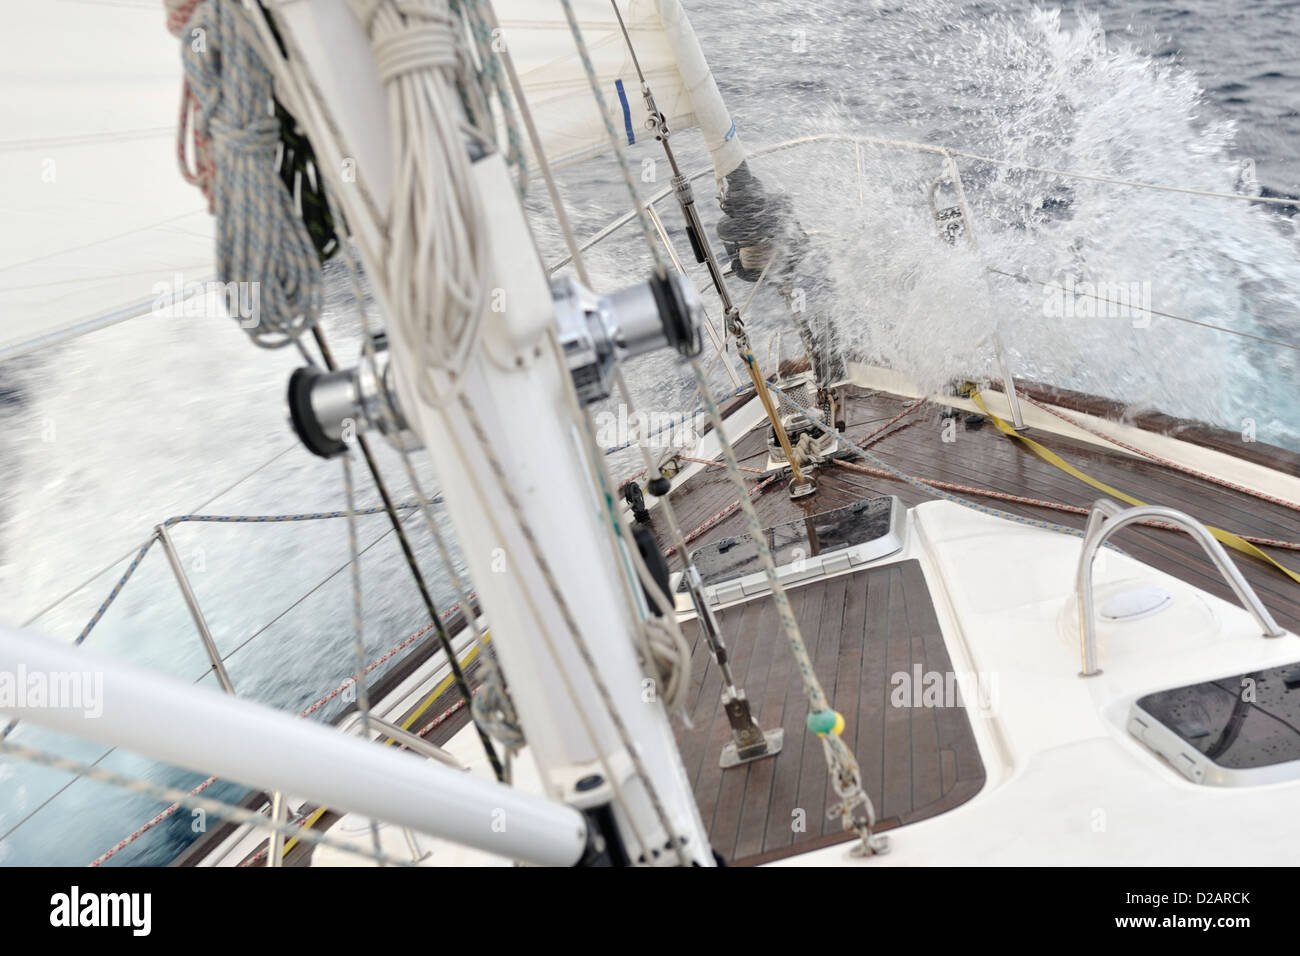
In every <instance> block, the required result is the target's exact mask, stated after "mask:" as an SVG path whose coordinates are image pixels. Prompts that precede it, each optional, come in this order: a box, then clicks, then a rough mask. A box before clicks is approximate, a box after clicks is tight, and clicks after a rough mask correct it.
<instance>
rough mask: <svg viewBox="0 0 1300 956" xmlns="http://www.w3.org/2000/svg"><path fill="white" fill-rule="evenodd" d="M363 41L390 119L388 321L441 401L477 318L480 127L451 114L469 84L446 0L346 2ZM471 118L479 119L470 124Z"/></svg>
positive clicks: (464, 358)
mask: <svg viewBox="0 0 1300 956" xmlns="http://www.w3.org/2000/svg"><path fill="white" fill-rule="evenodd" d="M348 6H349V7H350V8H351V9H352V11H353V13H355V14H356V16H357V18H358V19H359V20H360V21H361V23H362V26H363V27H364V29H365V31H366V34H367V35H368V36H369V37H370V46H371V52H372V53H373V55H374V58H375V64H376V67H377V68H378V71H379V78H380V80H381V82H382V83H383V84H384V87H385V89H386V91H387V95H388V105H389V111H390V113H391V115H393V116H394V117H401V121H400V122H396V123H394V124H393V136H394V143H393V159H394V163H395V164H396V168H395V169H394V171H393V189H392V200H391V202H390V205H389V209H388V210H387V212H386V221H385V222H383V223H381V224H380V225H381V227H382V229H383V231H384V238H385V249H384V256H383V263H384V270H383V274H382V275H380V276H377V277H376V279H377V281H379V282H380V283H382V285H383V287H384V289H385V292H386V294H385V295H384V296H383V297H382V298H383V299H384V301H386V302H388V303H389V306H390V314H389V316H388V322H389V323H390V325H392V326H393V327H397V328H401V329H402V334H401V336H400V338H401V341H403V342H407V343H411V344H412V345H413V346H414V347H415V348H416V349H417V350H418V351H417V354H416V355H415V356H413V361H412V362H411V363H410V367H411V368H412V369H419V370H420V373H419V375H418V376H417V378H416V381H415V383H414V384H415V385H416V387H417V388H418V389H419V392H420V396H421V397H422V398H423V399H424V400H425V401H427V402H429V403H430V404H433V405H442V404H444V403H446V402H447V400H448V399H449V398H451V397H453V396H454V395H455V394H456V392H458V391H459V388H460V378H461V375H462V371H463V369H464V367H465V365H466V364H467V362H468V361H469V358H470V355H471V353H472V352H473V350H474V347H475V345H476V344H477V343H478V338H479V332H480V330H481V328H482V323H483V317H484V315H486V314H488V312H489V309H488V305H489V302H488V296H489V294H490V291H491V289H490V286H491V284H492V283H491V278H490V277H491V275H492V269H491V250H490V249H489V247H488V228H487V224H486V215H485V212H484V209H483V202H482V198H481V196H480V195H479V190H478V189H477V188H476V186H475V184H474V183H473V182H472V179H473V172H472V170H471V161H470V157H469V154H468V152H467V151H466V149H465V144H464V141H465V133H466V132H470V133H472V134H475V135H477V136H478V138H479V139H481V140H486V141H489V142H490V136H491V134H490V133H487V132H484V131H482V130H478V129H474V128H470V129H469V130H466V129H465V124H464V123H463V121H462V120H461V119H460V117H463V116H464V115H465V114H464V112H463V110H462V105H461V101H460V99H459V97H460V94H459V93H458V89H462V90H469V89H474V90H479V89H480V87H479V83H478V76H477V74H476V73H475V71H474V65H473V63H472V62H471V61H470V58H469V56H468V52H467V51H466V49H465V44H463V43H461V42H458V37H457V35H456V30H457V29H458V28H459V26H460V21H459V18H458V17H456V16H454V15H453V14H452V11H451V9H450V6H449V4H448V3H447V2H446V0H402V2H401V3H398V2H396V0H348ZM480 122H482V120H480Z"/></svg>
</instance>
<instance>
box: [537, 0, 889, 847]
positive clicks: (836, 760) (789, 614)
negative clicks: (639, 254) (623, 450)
mask: <svg viewBox="0 0 1300 956" xmlns="http://www.w3.org/2000/svg"><path fill="white" fill-rule="evenodd" d="M560 2H561V5H562V6H563V7H564V12H565V17H566V18H567V19H568V21H569V29H570V32H572V33H573V36H574V42H575V43H576V44H577V45H578V49H579V52H580V54H581V57H582V61H583V66H584V68H585V69H586V73H587V81H588V83H589V84H590V86H591V90H592V93H593V95H594V96H595V98H596V101H597V103H598V105H599V106H600V112H601V118H602V119H603V121H604V124H605V131H606V134H607V135H608V137H609V141H610V144H611V145H612V146H613V147H614V153H615V156H616V157H617V160H618V164H619V168H620V170H621V171H622V173H623V180H624V183H625V184H626V186H627V188H628V194H629V197H630V199H631V201H632V205H633V207H634V208H635V209H636V210H637V216H638V219H639V220H640V223H641V228H642V232H643V233H644V235H645V240H646V245H647V247H648V248H649V250H650V254H651V256H652V257H653V259H654V261H655V266H656V268H657V270H658V271H659V274H660V275H663V274H664V268H663V261H662V258H661V257H660V254H659V248H658V246H657V244H656V243H655V241H654V234H653V232H652V230H651V225H650V221H649V217H648V216H647V215H646V213H645V208H644V205H643V204H642V203H641V200H640V197H639V195H638V194H637V191H636V184H635V182H634V181H633V178H632V171H631V166H630V165H629V163H628V160H627V155H626V153H625V152H624V149H623V144H622V143H621V142H620V140H619V138H618V136H617V134H616V133H615V131H614V127H613V124H612V123H611V122H610V119H609V113H608V111H606V109H605V103H604V97H603V96H602V95H601V92H600V81H599V78H598V77H597V76H596V71H595V68H594V67H593V66H592V63H591V58H590V56H589V55H588V54H587V50H586V44H585V42H584V41H583V39H582V31H581V30H580V29H579V26H578V21H577V18H576V16H575V14H574V12H573V6H572V3H571V0H560ZM611 2H612V3H614V6H615V10H616V11H617V9H618V7H617V0H611ZM619 22H620V24H621V23H622V14H621V13H620V14H619ZM623 37H624V40H625V42H626V43H627V45H628V46H629V47H631V46H632V42H631V38H630V37H629V36H628V34H627V29H626V27H624V28H623ZM642 83H643V86H644V85H645V83H644V77H643V78H642ZM665 145H666V143H665ZM702 238H703V237H702ZM706 248H707V240H706ZM690 367H691V370H692V372H693V373H694V375H695V379H696V382H697V383H698V386H699V391H700V395H701V396H702V398H703V400H704V405H705V409H706V411H707V412H708V416H709V419H710V420H711V421H712V423H713V427H714V429H715V430H716V431H717V439H718V444H719V446H720V447H721V449H722V453H723V461H724V462H725V464H726V466H727V474H728V476H729V477H730V478H731V481H732V484H733V485H734V486H735V488H736V490H737V491H738V493H739V495H740V499H739V500H740V508H741V512H742V513H743V514H744V516H745V522H746V524H747V526H748V527H749V530H750V534H751V535H752V537H753V538H754V541H755V543H756V545H757V547H758V557H759V563H760V564H761V565H762V566H763V571H764V574H765V575H766V577H767V582H768V587H769V589H770V590H771V592H772V600H773V603H774V604H775V606H776V609H777V614H778V617H779V618H780V620H781V624H782V630H783V631H784V633H785V636H786V641H787V643H788V644H789V645H790V650H791V654H792V655H793V657H794V659H795V663H796V665H797V666H798V668H799V671H800V676H801V678H802V682H803V685H804V691H805V693H806V695H807V697H808V702H809V706H810V708H811V710H812V713H810V714H809V718H808V719H809V729H811V730H813V731H814V732H815V733H817V734H818V736H819V737H820V738H821V741H822V745H823V752H824V754H825V756H826V761H827V767H828V770H829V771H830V775H831V784H832V786H833V788H834V789H835V791H836V793H837V795H838V796H839V797H840V800H841V804H840V813H841V817H842V820H843V823H844V826H845V828H846V829H854V830H856V831H857V832H858V834H859V835H860V836H861V838H862V848H863V851H864V852H878V851H881V850H883V849H884V845H885V844H884V840H883V838H880V837H872V835H871V827H872V826H873V825H874V824H875V810H874V808H873V807H872V804H871V799H870V797H868V796H867V794H866V792H865V791H863V789H862V774H861V771H860V770H859V768H858V762H857V758H856V757H855V756H854V755H853V752H852V751H851V750H850V749H849V748H848V746H847V745H845V743H844V742H843V740H841V739H840V736H839V732H840V730H841V729H842V728H843V724H844V719H843V717H840V716H839V715H838V714H836V713H835V712H834V711H833V710H831V709H830V705H829V703H828V701H827V699H826V694H825V691H824V690H823V689H822V686H821V682H820V681H819V680H818V678H817V675H816V673H815V672H814V670H813V667H812V661H811V659H810V658H809V656H808V649H807V646H806V645H805V643H804V640H803V635H802V634H801V633H800V628H799V622H798V621H797V620H796V619H795V616H794V612H793V611H792V610H791V608H790V602H789V599H788V598H787V596H786V593H785V588H784V587H783V586H782V584H781V581H780V579H779V577H778V576H777V572H776V564H775V562H774V560H773V558H772V553H771V549H770V548H769V547H768V545H767V540H766V537H765V536H764V534H763V532H762V525H761V523H760V522H759V519H758V513H757V512H756V511H755V510H754V505H753V502H752V500H751V499H750V497H749V489H748V488H747V487H746V485H745V480H744V477H743V476H742V475H741V473H740V470H739V468H738V462H737V461H736V453H735V450H734V449H733V448H732V446H731V442H730V441H729V440H728V438H727V435H726V431H725V427H724V423H723V420H722V413H721V412H720V411H719V410H718V406H717V403H716V402H715V401H714V398H713V392H712V389H711V388H710V387H709V384H708V380H707V379H706V378H705V374H704V369H703V367H702V366H701V365H700V363H699V361H697V360H691V362H690ZM751 368H752V365H751ZM765 384H766V383H761V382H759V381H757V380H756V381H755V383H754V387H755V389H756V390H761V389H762V387H763V386H764V385H765ZM760 397H762V396H761V393H760ZM682 557H683V558H685V557H686V555H685V554H684V553H683V555H682Z"/></svg>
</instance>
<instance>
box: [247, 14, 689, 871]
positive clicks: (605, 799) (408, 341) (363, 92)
mask: <svg viewBox="0 0 1300 956" xmlns="http://www.w3.org/2000/svg"><path fill="white" fill-rule="evenodd" d="M276 9H277V20H276V25H277V27H278V29H279V32H280V34H281V36H282V37H283V39H284V43H285V47H286V50H287V52H288V59H281V58H276V57H272V58H271V59H272V60H273V61H274V62H272V63H270V64H268V66H270V68H271V69H272V71H273V73H275V75H276V78H277V89H278V90H279V91H281V92H282V93H287V94H288V95H290V96H291V97H292V98H293V99H294V102H295V105H296V106H297V109H296V110H295V111H294V112H295V115H296V116H298V117H299V121H300V122H301V123H302V125H303V127H304V128H305V129H306V131H307V133H308V136H309V138H310V139H311V141H312V143H313V144H314V146H315V148H316V150H317V154H318V156H320V158H321V160H322V163H321V165H322V167H323V169H324V170H325V171H326V172H327V173H328V174H329V175H330V178H331V180H332V182H331V186H332V187H333V193H334V195H335V197H336V198H337V200H338V202H339V203H340V205H341V206H342V207H343V212H344V215H345V217H346V219H347V221H348V223H349V224H350V225H351V226H352V228H353V230H354V232H355V234H356V237H357V247H358V249H359V250H360V252H361V254H362V257H363V259H364V262H365V267H366V270H367V273H368V274H369V275H370V276H371V277H380V281H375V283H374V286H375V292H376V297H377V298H378V299H379V300H380V302H381V304H382V305H383V306H384V311H385V314H386V315H387V316H389V317H392V316H394V315H395V314H397V313H396V312H395V309H400V308H402V307H403V305H402V304H401V303H395V302H394V301H393V296H392V292H393V291H394V290H393V289H392V288H391V287H389V286H387V285H386V284H385V282H384V281H382V278H381V277H383V276H385V275H386V274H387V272H388V270H389V269H391V268H392V266H393V263H392V262H391V261H389V258H390V257H391V256H392V255H393V254H394V253H393V251H392V249H393V246H392V243H391V241H390V237H388V236H386V235H385V230H386V228H387V225H386V224H385V223H384V222H383V221H382V220H383V217H384V213H385V211H387V210H390V209H393V210H399V209H400V204H401V203H403V202H409V201H410V199H409V198H408V197H405V196H401V195H397V194H396V193H395V185H394V184H395V182H396V180H397V175H396V174H394V173H393V172H392V171H393V170H394V169H400V167H399V166H398V165H397V164H395V162H394V155H395V149H394V143H395V142H396V141H397V140H396V138H397V137H398V136H399V135H400V134H401V132H402V131H400V130H397V129H394V128H392V127H391V126H390V116H392V115H394V114H393V113H392V112H391V111H390V109H389V100H388V97H389V95H390V93H391V90H386V89H385V86H384V85H383V84H382V83H381V81H380V78H379V73H378V71H377V69H376V67H375V61H374V58H373V56H372V53H371V39H372V38H371V37H367V35H366V33H365V32H364V31H363V29H362V24H361V23H360V22H359V21H358V20H357V18H356V17H355V16H353V14H352V12H351V10H350V9H349V8H348V6H347V5H345V4H344V3H343V2H342V0H314V2H311V3H298V4H288V5H285V6H282V7H277V8H276ZM253 16H254V18H255V19H256V18H257V16H258V14H257V13H256V12H254V14H253ZM343 63H346V64H350V68H348V69H346V70H341V69H339V64H343ZM397 82H401V81H400V80H398V81H397ZM462 120H463V117H462ZM409 132H410V131H409V130H408V131H407V133H408V134H409ZM443 145H444V144H439V143H433V142H430V143H416V144H414V148H427V149H430V150H437V149H439V148H442V147H443ZM460 148H469V147H468V144H463V145H462V146H461V147H460ZM473 155H474V154H473V151H471V156H473ZM470 168H471V170H472V177H471V179H470V180H469V181H468V182H467V183H465V184H464V186H465V187H466V188H468V189H470V190H473V192H474V194H475V195H474V196H473V197H472V198H473V200H474V201H476V202H478V203H481V205H482V215H481V216H480V217H479V218H478V223H479V224H481V227H482V228H483V229H485V230H486V234H484V235H480V236H478V237H476V238H477V239H478V241H479V242H480V243H482V248H484V249H485V250H486V251H487V256H486V261H487V265H488V274H487V275H485V277H484V278H485V281H486V282H487V283H488V286H489V291H490V293H491V294H490V296H489V297H488V302H489V303H490V308H492V309H493V311H491V312H489V313H488V314H485V315H480V316H477V317H475V320H476V321H479V322H481V331H480V333H479V335H480V338H479V340H478V342H477V343H476V345H475V346H474V347H473V348H471V349H470V350H469V352H468V354H467V357H466V360H465V362H464V364H463V365H462V366H460V367H459V368H458V369H457V370H456V373H455V375H454V379H455V380H454V382H453V381H450V380H449V379H448V378H446V377H443V376H440V375H438V374H436V373H434V374H433V375H431V371H432V370H431V369H430V367H429V365H428V363H427V362H426V360H425V357H426V356H427V355H428V350H427V345H428V343H427V342H423V341H420V339H419V334H418V329H419V328H421V323H422V322H425V321H436V318H437V317H431V318H430V319H428V320H426V319H425V318H424V317H420V316H416V317H414V319H415V320H414V321H410V322H406V321H388V322H387V331H388V338H389V346H390V355H391V363H392V370H393V373H394V375H393V379H394V382H393V384H394V386H395V391H396V395H397V398H398V404H399V405H400V408H401V411H402V414H403V417H404V418H405V421H406V423H407V425H408V426H409V427H410V429H411V430H412V431H413V432H414V433H415V434H416V435H417V436H418V438H419V439H420V441H421V442H422V443H423V445H424V447H425V448H427V449H429V450H430V453H431V456H432V459H433V463H434V470H435V472H436V475H437V477H438V480H439V483H440V485H441V489H442V492H443V494H444V496H445V497H446V499H447V500H448V501H449V502H450V503H451V507H450V508H449V515H450V518H451V521H452V523H453V526H454V528H455V531H456V535H457V539H458V540H459V541H460V543H461V546H462V548H463V551H464V555H465V560H466V562H467V564H468V566H469V571H470V576H471V578H472V580H473V581H474V585H475V588H476V591H477V594H478V597H479V599H480V601H481V602H482V607H483V611H484V613H485V615H486V617H487V619H488V621H489V622H490V625H491V628H492V645H493V647H494V648H495V651H496V654H497V657H498V659H499V662H500V665H501V668H502V670H503V672H504V675H505V677H506V680H507V682H508V685H509V688H510V694H511V696H512V698H513V701H514V705H515V708H516V710H517V712H518V715H519V719H520V723H521V725H522V726H523V727H524V728H525V730H526V734H527V740H528V744H529V747H530V752H531V754H532V756H533V758H534V759H535V760H536V762H537V765H538V768H539V770H540V775H541V778H542V780H543V782H544V784H545V786H546V789H547V794H548V796H550V797H551V798H552V799H555V800H559V801H563V802H566V803H569V804H572V805H575V806H578V807H581V808H583V809H585V810H588V811H594V810H596V809H597V808H602V807H607V808H608V809H609V819H610V820H611V821H612V824H611V831H610V833H608V834H606V836H607V838H609V839H611V840H614V841H616V842H618V843H619V844H621V847H620V849H621V851H623V852H625V853H626V855H627V857H628V858H629V859H630V860H632V861H634V862H635V861H638V860H644V861H645V862H649V863H660V862H663V863H676V862H683V863H694V864H700V865H710V864H711V863H712V862H713V858H712V852H711V850H710V848H709V846H708V842H707V837H706V831H705V828H704V826H703V824H702V822H701V820H700V818H699V813H698V810H697V809H696V806H695V802H694V797H693V795H692V793H691V788H690V785H689V781H688V780H687V778H686V774H685V772H684V770H683V768H682V765H681V761H680V757H679V755H678V753H677V749H676V744H675V741H674V738H673V733H672V728H671V726H670V724H669V720H668V716H667V714H666V713H665V712H664V708H663V706H662V705H661V703H660V702H659V700H658V687H657V682H656V680H655V678H653V677H651V676H650V675H649V674H648V673H647V670H646V666H645V664H643V662H642V660H641V659H639V653H638V649H639V648H640V647H641V646H643V644H644V632H643V629H644V627H645V623H644V618H645V617H646V615H647V611H646V610H645V606H644V604H643V603H642V600H641V599H640V597H639V593H638V592H639V586H638V587H637V588H635V589H634V588H632V587H631V586H630V585H629V577H630V573H629V569H630V566H631V561H630V557H629V554H628V552H627V545H626V543H625V540H624V539H623V538H622V537H621V536H620V535H619V534H618V532H617V517H616V513H615V511H614V508H613V501H612V495H611V492H612V489H608V488H602V487H599V484H600V482H599V471H598V469H597V468H595V467H594V465H593V463H592V462H591V461H590V459H589V458H588V456H589V454H590V452H591V447H590V444H589V443H588V442H587V441H586V440H585V438H584V421H583V419H584V413H583V412H582V410H581V407H580V400H579V396H578V394H577V392H576V391H575V385H574V379H575V377H579V378H581V380H582V381H583V382H591V381H593V380H594V381H595V382H596V383H597V386H598V385H599V383H600V381H601V379H602V378H603V377H606V376H607V375H608V371H609V367H610V365H611V364H612V362H613V361H615V360H616V359H617V358H618V357H619V355H622V354H636V353H637V351H639V350H643V347H645V346H648V345H653V344H675V345H677V346H678V347H679V349H686V350H689V349H690V348H691V347H692V345H691V339H692V338H693V334H692V333H693V330H692V329H691V328H690V326H691V324H692V323H693V321H694V314H693V309H695V308H698V306H695V305H693V304H692V302H691V301H690V299H691V295H690V292H689V289H688V288H687V287H685V286H684V284H680V283H678V284H671V283H666V282H662V284H660V285H655V284H654V283H653V282H652V283H649V284H647V285H646V286H639V287H636V288H634V289H632V290H627V293H626V294H623V295H620V296H614V297H611V298H609V299H595V300H593V299H592V298H591V297H590V296H589V295H588V294H586V293H585V290H575V289H574V288H572V287H567V288H557V289H556V290H554V291H553V290H552V288H551V287H550V285H549V283H548V281H547V275H546V272H545V270H544V269H543V267H542V264H541V262H540V259H539V257H538V254H537V251H536V248H535V246H534V245H533V243H532V240H531V236H530V234H529V232H528V228H527V224H526V222H525V220H524V216H523V212H522V209H521V207H520V204H519V200H518V198H517V194H516V191H515V188H514V184H513V182H512V181H511V179H510V176H509V174H508V171H507V169H506V166H505V163H504V161H503V159H502V157H501V154H500V153H498V152H489V153H487V154H481V151H480V155H479V156H478V158H476V159H475V160H474V161H473V162H472V163H471V166H470ZM342 170H349V171H354V172H355V181H354V182H350V181H348V180H347V179H345V178H344V177H343V176H342V175H340V171H342ZM376 211H379V213H380V215H379V216H378V217H376V215H375V214H374V213H375V212H376ZM436 241H440V242H450V241H452V240H451V238H450V237H443V236H439V237H437V240H436ZM557 323H558V324H557ZM674 330H677V333H678V334H677V335H676V336H674ZM413 331H414V332H415V334H413ZM696 334H697V333H696ZM630 342H631V343H639V344H636V345H633V346H632V347H628V345H629V343H630ZM694 347H695V348H698V340H697V339H696V340H695V345H694ZM431 378H432V379H433V380H434V381H435V384H432V385H431V384H430V381H431ZM443 385H445V391H442V390H441V388H440V387H441V386H443ZM593 476H594V477H593ZM632 580H633V581H634V580H635V579H634V578H633V579H632ZM634 601H635V603H634Z"/></svg>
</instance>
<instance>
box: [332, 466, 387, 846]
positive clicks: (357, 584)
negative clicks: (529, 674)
mask: <svg viewBox="0 0 1300 956" xmlns="http://www.w3.org/2000/svg"><path fill="white" fill-rule="evenodd" d="M339 462H340V464H341V465H342V469H343V496H344V499H345V500H346V501H347V515H348V522H347V527H348V554H349V555H350V556H351V560H350V561H349V562H348V565H349V569H350V571H351V576H350V577H351V585H352V660H353V663H354V665H355V666H356V687H357V713H358V714H360V715H361V736H362V737H363V738H365V739H367V740H368V739H369V738H370V688H369V687H367V686H366V633H365V625H364V622H363V619H362V609H361V549H360V547H359V546H358V544H357V516H356V513H355V504H354V502H355V499H356V490H355V488H354V487H353V484H352V453H351V452H350V451H348V452H345V453H344V454H343V455H341V456H340V457H339ZM370 839H371V843H372V844H373V846H374V849H375V854H376V855H378V854H379V852H380V849H381V844H380V841H379V821H378V820H375V819H373V818H371V820H370Z"/></svg>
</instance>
